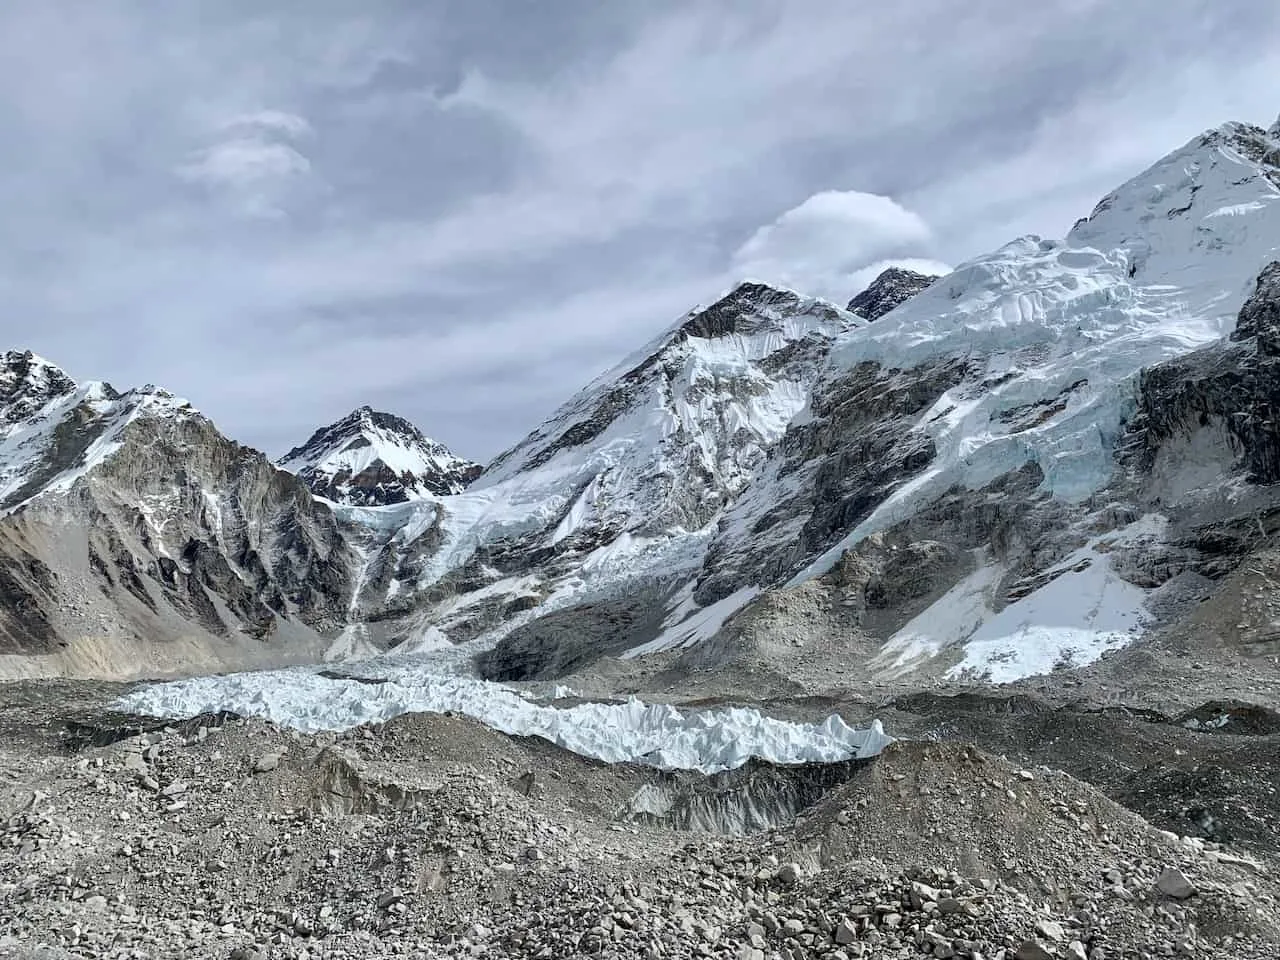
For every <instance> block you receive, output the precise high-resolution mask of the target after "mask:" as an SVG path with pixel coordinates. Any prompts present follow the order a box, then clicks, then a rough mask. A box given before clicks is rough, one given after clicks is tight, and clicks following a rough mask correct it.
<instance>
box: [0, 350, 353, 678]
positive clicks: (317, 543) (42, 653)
mask: <svg viewBox="0 0 1280 960" xmlns="http://www.w3.org/2000/svg"><path fill="white" fill-rule="evenodd" d="M0 421H2V422H3V427H2V428H0V430H2V431H3V440H2V441H0V455H2V456H3V460H2V461H0V477H3V500H2V501H0V503H2V504H3V511H4V513H3V516H2V517H0V590H2V591H3V595H4V598H5V603H4V604H3V607H2V608H0V671H3V672H4V673H10V674H12V673H18V674H22V673H28V672H34V673H43V672H54V673H61V672H71V673H93V674H96V675H108V676H127V675H135V674H139V673H141V674H153V673H165V672H180V671H187V670H190V669H193V668H200V667H204V668H209V669H213V668H217V667H220V666H227V665H241V664H245V663H253V662H274V661H277V660H280V659H284V660H290V659H300V658H305V657H307V656H317V655H318V654H319V652H321V651H322V650H323V648H324V641H323V639H322V637H323V636H324V635H326V634H330V633H332V632H334V631H335V630H336V629H337V627H338V626H339V624H340V622H341V620H342V619H343V617H344V616H345V613H346V609H347V604H348V593H349V590H350V577H351V572H352V568H353V566H354V557H353V554H352V552H351V548H350V547H349V546H348V545H347V543H346V541H345V540H344V538H343V536H342V534H341V533H340V531H339V529H338V526H337V522H336V520H335V518H334V517H333V515H332V513H331V512H330V511H329V510H328V509H327V508H326V507H324V506H323V505H321V504H319V503H317V502H316V501H315V500H314V499H313V498H312V496H311V494H310V492H309V491H308V490H307V489H306V487H305V486H304V485H303V484H302V483H301V481H299V480H297V479H296V478H294V477H293V476H291V475H289V474H287V473H283V472H281V471H279V470H277V469H275V468H274V467H273V466H272V465H271V463H270V462H269V461H268V460H267V459H266V458H265V457H264V456H263V455H262V454H260V453H257V452H256V451H253V450H250V449H248V448H246V447H242V446H240V445H239V444H236V443H233V442H232V441H230V440H227V439H226V438H225V437H223V436H222V435H221V434H220V433H219V432H218V431H217V429H216V428H215V427H214V426H213V424H212V423H210V422H209V421H208V420H207V419H205V418H204V417H202V416H201V415H200V414H199V413H198V412H197V411H195V410H194V409H193V408H192V407H191V406H190V405H189V404H187V403H186V402H185V401H183V400H179V399H177V398H175V397H173V396H172V395H170V394H168V393H166V392H164V391H162V390H159V389H157V388H154V387H144V388H142V389H140V390H131V391H128V392H125V393H118V392H117V391H115V390H113V389H112V388H111V387H110V386H108V385H106V384H103V383H86V384H83V385H77V384H76V383H75V382H74V381H72V380H71V379H70V378H69V377H67V376H66V374H64V373H63V372H62V371H61V370H59V369H58V368H56V367H54V366H53V365H52V364H50V363H48V362H47V361H44V360H41V359H40V358H38V357H35V356H33V355H32V354H30V353H8V354H6V355H5V356H4V358H3V361H2V362H0Z"/></svg>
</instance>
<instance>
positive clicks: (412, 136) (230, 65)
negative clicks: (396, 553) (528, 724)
mask: <svg viewBox="0 0 1280 960" xmlns="http://www.w3.org/2000/svg"><path fill="white" fill-rule="evenodd" d="M1249 6H1250V10H1249V16H1247V17H1245V16H1241V15H1240V12H1239V10H1238V9H1236V8H1235V7H1233V6H1232V5H1228V4H1222V3H1220V2H1217V0H1128V2H1123V3H1122V2H1118V0H1069V2H1062V3H1054V4H1025V3H1016V2H1014V0H969V2H967V3H965V4H963V5H957V4H955V3H954V2H952V0H904V2H902V3H895V4H853V3H848V4H833V3H828V2H823V0H785V2H784V0H695V2H680V0H653V2H651V3H645V4H601V3H598V2H596V0H559V2H557V3H555V4H539V5H530V4H521V3H512V2H510V0H473V2H469V3H467V4H464V5H450V4H445V3H443V2H440V0H369V2H368V3H364V4H359V5H354V6H353V5H342V4H294V5H289V4H276V5H267V6H264V5H262V4H260V3H256V2H253V0H224V2H220V3H218V4H216V5H209V7H208V9H203V8H202V9H201V10H200V11H195V10H193V9H192V8H191V7H190V6H189V5H183V4H170V5H164V9H163V12H161V13H157V12H156V10H155V9H154V5H152V4H147V3H145V2H144V0H102V2H100V3H93V4H83V3H77V2H75V0H43V2H36V0H17V2H14V3H8V4H0V118H3V122H0V149H3V150H4V154H5V157H6V163H5V165H4V168H3V170H0V208H3V209H4V211H5V217H4V218H3V222H0V295H2V296H3V298H4V303H5V307H6V309H5V310H4V311H3V312H2V313H0V343H2V344H3V345H5V346H10V345H12V346H24V345H29V346H31V347H32V348H33V349H36V350H37V351H38V352H41V353H43V354H46V355H48V356H50V357H51V358H52V359H54V360H55V361H58V362H60V363H62V364H65V365H66V366H67V367H68V368H69V370H70V371H71V372H72V373H74V374H77V375H81V376H85V377H103V378H107V379H110V380H111V381H112V382H114V383H116V384H117V385H119V386H125V385H128V384H130V383H143V382H156V383H162V384H164V385H166V386H168V387H170V388H171V389H173V390H175V391H176V392H178V393H181V394H184V395H186V396H189V397H190V398H191V399H192V400H193V401H194V402H195V403H196V404H197V406H199V407H200V408H201V409H203V410H205V411H206V412H208V413H209V414H210V415H212V416H213V417H214V418H215V420H216V421H217V422H218V423H219V424H220V425H221V426H222V427H223V428H224V429H225V430H226V431H228V432H229V433H231V434H232V435H233V436H236V437H237V438H238V439H242V440H244V441H246V442H249V443H253V444H258V445H261V446H265V447H267V448H269V449H271V450H274V451H279V450H282V449H284V448H287V447H288V446H291V445H292V444H294V443H296V442H298V441H299V440H300V439H303V438H305V436H306V435H307V434H308V433H309V432H310V431H311V430H312V429H313V428H314V427H315V426H316V425H317V424H318V422H319V421H321V420H327V419H331V418H332V417H334V416H337V415H340V414H342V413H344V412H346V411H347V410H349V409H350V408H351V407H354V406H356V405H358V404H359V403H362V402H374V403H378V404H380V405H384V406H390V407H392V408H393V409H395V410H396V411H397V412H399V413H401V414H403V415H405V416H408V417H409V418H411V419H414V420H415V421H417V422H419V423H420V425H421V426H422V427H423V428H424V429H425V430H426V431H427V432H428V433H431V434H438V435H440V436H441V437H442V438H443V439H445V440H447V441H448V442H450V443H452V444H454V445H456V446H457V447H459V448H460V449H461V450H463V451H464V452H466V453H468V454H470V455H473V456H476V457H485V456H488V455H491V454H493V453H495V452H497V451H498V450H499V449H501V448H502V447H503V446H505V445H507V444H509V443H512V442H514V441H516V440H517V439H518V438H519V437H520V436H521V435H523V434H524V433H525V432H526V431H528V430H529V429H530V428H531V427H533V426H534V425H535V424H536V422H537V421H538V420H539V418H540V417H542V416H544V415H546V414H547V413H549V412H550V411H551V409H552V408H553V407H554V406H556V405H557V404H558V403H559V402H560V401H561V400H563V399H564V398H565V397H566V395H567V394H569V393H571V392H572V390H573V389H574V388H575V387H576V386H578V385H580V384H582V383H585V382H586V381H587V380H589V379H590V378H591V377H592V376H593V375H595V374H596V373H597V372H598V371H600V370H602V369H605V368H608V367H610V366H612V365H613V364H614V363H615V362H616V361H617V360H618V359H619V358H620V357H621V356H623V355H625V354H627V353H629V352H630V351H631V350H632V349H634V348H636V347H639V346H640V345H642V344H643V343H645V342H646V341H648V340H649V339H651V338H652V336H653V335H654V334H655V333H657V332H658V331H659V330H660V329H662V328H663V327H665V326H666V325H668V324H669V323H670V322H671V321H672V320H673V319H674V318H675V317H677V316H679V315H680V314H681V313H683V312H684V311H685V310H686V309H688V308H689V307H690V306H692V304H693V303H694V302H695V301H703V302H705V301H707V300H709V299H711V298H713V297H714V296H715V294H716V292H717V291H719V290H721V289H723V288H724V287H726V286H729V285H730V284H731V283H732V282H733V280H734V279H736V278H735V277H734V276H732V274H734V273H741V272H748V271H749V272H752V273H757V274H763V275H764V276H763V278H764V279H774V280H776V281H781V282H791V283H793V284H794V285H796V286H802V287H804V288H806V289H808V290H812V291H814V292H819V293H826V294H827V295H828V296H831V297H833V298H835V299H837V300H842V299H843V298H847V297H848V296H850V295H852V294H853V293H855V292H856V291H857V289H859V288H860V287H861V286H862V285H864V278H866V275H867V274H868V273H869V272H871V271H873V270H876V269H877V268H878V267H879V266H881V265H882V264H883V263H887V262H891V261H903V260H905V261H908V262H909V261H911V260H912V259H913V258H914V259H920V258H924V259H933V258H937V259H940V260H942V261H947V262H952V263H956V262H960V261H961V260H963V259H965V258H968V257H970V256H973V255H977V254H980V253H983V252H985V251H986V250H989V249H992V248H994V247H996V246H998V245H1000V244H1002V243H1004V242H1006V241H1007V240H1009V239H1011V238H1012V237H1013V236H1016V235H1018V234H1020V233H1026V232H1037V233H1042V234H1046V235H1050V236H1052V235H1061V234H1062V233H1064V232H1065V231H1066V229H1067V228H1068V227H1069V226H1070V224H1071V222H1072V221H1073V220H1074V219H1075V218H1076V217H1078V216H1081V215H1083V214H1085V213H1087V212H1088V211H1089V209H1090V208H1091V207H1092V206H1093V204H1094V202H1096V200H1097V199H1099V198H1100V197H1101V196H1102V195H1103V194H1104V193H1106V192H1107V191H1108V190H1110V189H1111V188H1113V187H1114V186H1116V185H1117V184H1118V183H1119V182H1120V181H1122V180H1124V179H1125V178H1127V177H1129V176H1132V175H1134V174H1136V173H1138V172H1139V171H1140V170H1141V169H1142V168H1143V167H1145V166H1147V165H1148V164H1150V163H1151V162H1153V161H1155V160H1156V159H1157V158H1158V157H1159V156H1161V155H1162V154H1164V153H1166V152H1167V151H1169V150H1170V149H1173V148H1175V147H1177V146H1178V145H1180V144H1181V143H1183V142H1185V141H1186V140H1188V139H1190V138H1191V137H1192V136H1194V135H1195V134H1196V133H1198V132H1199V131H1200V130H1201V129H1203V128H1204V127H1207V126H1212V125H1215V124H1218V123H1221V122H1223V121H1225V120H1227V119H1245V120H1255V121H1262V122H1267V121H1269V120H1270V119H1271V118H1272V117H1274V116H1275V114H1276V112H1277V109H1280V6H1277V5H1275V4H1263V3H1252V4H1249ZM1135 36H1140V37H1142V41H1143V42H1142V43H1140V44H1136V43H1134V42H1133V37H1135ZM818 198H825V199H818ZM867 198H872V199H867ZM887 198H892V199H887ZM895 205H896V206H895ZM922 224H923V229H922ZM265 408H269V409H270V415H269V416H264V414H263V410H264V409H265Z"/></svg>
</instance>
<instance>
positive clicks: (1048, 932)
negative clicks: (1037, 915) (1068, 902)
mask: <svg viewBox="0 0 1280 960" xmlns="http://www.w3.org/2000/svg"><path fill="white" fill-rule="evenodd" d="M1036 933H1038V934H1040V936H1042V937H1044V938H1045V939H1046V940H1052V941H1053V942H1054V943H1061V942H1062V940H1063V939H1064V938H1065V936H1066V934H1065V933H1064V932H1063V929H1062V924H1060V923H1058V922H1057V921H1056V920H1041V921H1039V922H1038V923H1036Z"/></svg>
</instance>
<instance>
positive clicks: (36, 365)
mask: <svg viewBox="0 0 1280 960" xmlns="http://www.w3.org/2000/svg"><path fill="white" fill-rule="evenodd" d="M186 414H194V410H192V408H191V406H190V404H188V403H187V402H186V401H185V400H180V399H178V398H176V397H174V396H173V395H172V394H170V393H168V392H167V391H165V390H161V389H159V388H158V387H154V386H151V385H147V386H145V387H142V388H140V389H137V390H130V391H128V392H127V393H123V394H121V393H117V392H116V391H115V390H114V389H112V388H111V386H110V385H109V384H106V383H103V382H101V381H97V380H90V381H86V382H85V383H83V384H77V383H76V382H75V381H74V380H72V379H71V378H70V377H69V376H67V375H66V374H65V373H64V372H63V371H62V370H60V369H59V368H58V367H56V366H54V365H53V364H52V363H50V362H49V361H47V360H44V359H42V358H40V357H38V356H36V355H35V354H33V353H31V352H30V351H29V350H28V351H16V350H11V351H9V352H7V353H5V354H4V355H3V357H2V358H0V514H3V513H8V512H12V511H14V510H16V509H18V508H19V507H21V506H23V505H24V504H27V503H29V502H30V501H32V500H33V499H35V498H36V497H39V496H41V495H43V494H46V493H53V492H65V491H66V490H68V489H70V488H71V486H72V484H74V483H75V482H76V481H77V480H78V479H79V478H80V477H82V476H84V475H85V474H87V473H88V472H89V471H90V470H91V469H93V468H94V467H96V466H98V465H99V464H101V463H103V462H104V461H106V460H107V459H109V458H110V457H112V456H113V455H114V454H115V453H116V451H117V450H119V449H120V447H121V445H122V443H123V437H124V434H125V430H126V429H127V428H128V427H129V425H130V424H131V423H133V422H134V421H137V420H140V419H155V418H162V419H170V418H174V417H177V416H181V415H186Z"/></svg>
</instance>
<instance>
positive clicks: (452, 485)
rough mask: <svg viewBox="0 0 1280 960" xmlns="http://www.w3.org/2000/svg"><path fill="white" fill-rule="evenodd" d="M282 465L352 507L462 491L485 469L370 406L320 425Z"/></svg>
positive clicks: (320, 492) (315, 490) (314, 489)
mask: <svg viewBox="0 0 1280 960" xmlns="http://www.w3.org/2000/svg"><path fill="white" fill-rule="evenodd" d="M279 466H280V467H281V469H283V470H288V471H289V472H290V473H296V474H297V475H298V476H299V477H300V478H301V479H302V480H303V481H304V482H305V483H306V484H307V486H309V487H310V488H311V490H312V492H313V493H315V494H316V495H317V496H321V497H324V498H325V499H327V500H332V501H335V502H337V503H345V504H349V505H352V506H382V505H385V504H388V503H404V502H405V501H408V500H421V499H425V498H429V497H431V496H447V495H449V494H453V493H461V492H462V491H463V490H464V489H466V486H467V484H469V483H470V482H471V481H472V480H474V479H475V478H476V477H478V476H479V475H480V472H481V470H483V469H484V468H483V467H482V466H481V465H480V464H478V463H472V462H471V461H470V460H464V459H462V458H461V457H457V456H455V455H454V454H453V453H452V452H451V451H450V450H449V448H448V447H446V446H445V445H444V444H442V443H437V442H436V441H435V440H432V439H431V438H430V437H427V436H425V435H424V434H423V433H422V431H421V430H419V429H418V428H417V427H415V426H414V425H413V424H412V423H410V422H409V421H408V420H404V419H402V418H401V417H397V416H393V415H392V414H390V413H380V412H378V411H377V410H374V409H373V408H371V407H367V406H365V407H360V408H359V409H357V410H353V411H352V412H351V413H350V414H348V415H347V416H346V417H343V418H342V419H341V420H339V421H338V422H337V423H334V424H331V425H329V426H327V427H321V428H320V429H319V430H317V431H316V432H315V433H313V434H312V435H311V439H310V440H308V441H307V442H306V443H304V444H303V445H302V446H300V447H295V448H294V449H292V450H290V451H289V452H288V453H287V454H285V455H284V457H283V458H282V459H281V460H280V462H279Z"/></svg>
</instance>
